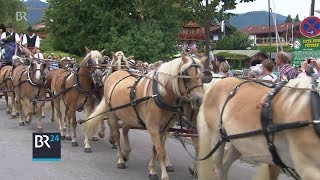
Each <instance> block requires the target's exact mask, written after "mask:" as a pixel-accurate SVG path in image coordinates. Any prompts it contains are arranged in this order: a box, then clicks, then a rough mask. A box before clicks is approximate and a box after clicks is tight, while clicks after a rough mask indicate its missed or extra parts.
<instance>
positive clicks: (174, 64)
mask: <svg viewBox="0 0 320 180" xmlns="http://www.w3.org/2000/svg"><path fill="white" fill-rule="evenodd" d="M185 58H187V59H188V62H187V63H185V64H183V61H182V57H179V58H176V59H174V60H172V61H169V62H166V63H163V64H162V65H161V66H160V67H159V69H158V72H159V76H158V81H159V83H160V84H161V85H160V86H159V93H160V95H162V96H164V95H166V89H165V87H164V86H166V85H167V84H168V83H172V88H173V92H174V93H175V94H176V95H178V96H181V93H180V90H179V84H178V78H174V76H176V75H179V74H180V73H181V72H183V71H184V70H186V69H188V68H189V67H190V65H191V64H192V59H191V58H190V57H188V56H185ZM194 61H195V62H196V63H197V65H199V66H200V67H203V65H202V63H201V62H200V60H198V59H195V58H194ZM162 85H163V86H162Z"/></svg>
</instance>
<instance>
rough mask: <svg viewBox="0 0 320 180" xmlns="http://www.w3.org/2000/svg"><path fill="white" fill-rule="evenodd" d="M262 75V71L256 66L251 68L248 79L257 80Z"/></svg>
mask: <svg viewBox="0 0 320 180" xmlns="http://www.w3.org/2000/svg"><path fill="white" fill-rule="evenodd" d="M261 74H262V70H261V68H260V67H258V66H251V67H250V68H249V72H248V79H259V78H260V76H261Z"/></svg>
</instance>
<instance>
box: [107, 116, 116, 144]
mask: <svg viewBox="0 0 320 180" xmlns="http://www.w3.org/2000/svg"><path fill="white" fill-rule="evenodd" d="M107 123H108V126H109V139H108V140H109V143H110V144H111V145H112V149H117V146H116V145H115V143H116V141H115V140H114V137H113V134H114V132H113V129H112V127H111V124H110V121H107Z"/></svg>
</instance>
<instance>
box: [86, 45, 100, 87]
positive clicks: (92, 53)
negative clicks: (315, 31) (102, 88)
mask: <svg viewBox="0 0 320 180" xmlns="http://www.w3.org/2000/svg"><path fill="white" fill-rule="evenodd" d="M103 53H104V50H102V51H96V50H90V49H88V48H87V47H86V57H85V58H84V59H83V61H82V62H81V66H86V67H87V69H88V70H89V71H90V72H89V73H90V74H91V78H92V81H93V82H94V83H95V84H99V85H100V84H101V78H102V74H103V72H102V70H101V67H100V65H101V64H102V63H103V61H104V59H103Z"/></svg>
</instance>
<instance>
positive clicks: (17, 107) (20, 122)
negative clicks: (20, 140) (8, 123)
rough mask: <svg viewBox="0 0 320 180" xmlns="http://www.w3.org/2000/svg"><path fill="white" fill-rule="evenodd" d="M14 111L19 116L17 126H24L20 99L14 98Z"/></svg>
mask: <svg viewBox="0 0 320 180" xmlns="http://www.w3.org/2000/svg"><path fill="white" fill-rule="evenodd" d="M15 104H16V109H17V111H18V112H19V114H20V116H19V126H24V121H23V119H24V113H23V111H22V104H21V98H20V97H16V103H15Z"/></svg>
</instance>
